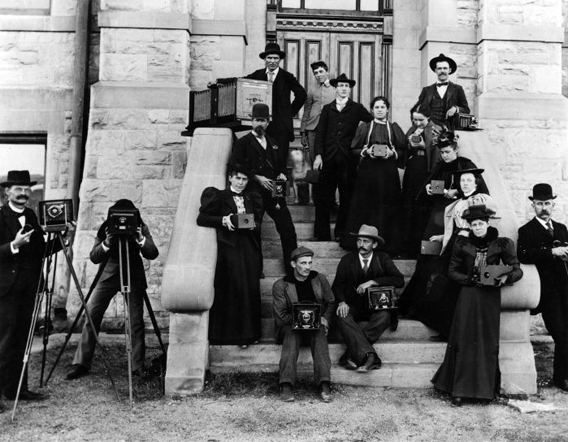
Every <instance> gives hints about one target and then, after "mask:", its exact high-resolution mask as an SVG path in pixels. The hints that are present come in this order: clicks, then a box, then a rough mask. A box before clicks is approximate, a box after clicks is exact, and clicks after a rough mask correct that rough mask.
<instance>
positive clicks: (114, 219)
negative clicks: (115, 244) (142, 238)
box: [107, 207, 140, 236]
mask: <svg viewBox="0 0 568 442" xmlns="http://www.w3.org/2000/svg"><path fill="white" fill-rule="evenodd" d="M107 221H108V229H109V233H111V234H112V235H132V236H135V235H136V234H137V229H138V227H140V211H139V210H138V209H113V208H112V207H111V208H110V209H109V212H108V220H107Z"/></svg>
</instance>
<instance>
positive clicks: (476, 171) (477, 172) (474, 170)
mask: <svg viewBox="0 0 568 442" xmlns="http://www.w3.org/2000/svg"><path fill="white" fill-rule="evenodd" d="M483 172H485V169H479V168H477V167H474V168H471V169H461V170H454V171H453V172H452V173H453V174H454V175H455V176H456V177H459V176H460V175H463V174H464V173H473V174H474V175H481V174H482V173H483Z"/></svg>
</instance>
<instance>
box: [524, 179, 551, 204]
mask: <svg viewBox="0 0 568 442" xmlns="http://www.w3.org/2000/svg"><path fill="white" fill-rule="evenodd" d="M555 198H556V195H554V194H553V193H552V186H551V185H550V184H548V183H538V184H535V185H534V187H533V194H532V196H529V199H530V200H531V201H532V200H539V201H546V200H553V199H555Z"/></svg>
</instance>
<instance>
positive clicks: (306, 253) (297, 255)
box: [290, 246, 314, 261]
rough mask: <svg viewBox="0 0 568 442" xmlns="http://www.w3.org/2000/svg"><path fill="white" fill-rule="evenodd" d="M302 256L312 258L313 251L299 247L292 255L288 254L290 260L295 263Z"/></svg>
mask: <svg viewBox="0 0 568 442" xmlns="http://www.w3.org/2000/svg"><path fill="white" fill-rule="evenodd" d="M302 256H314V251H313V250H311V249H308V248H307V247H304V246H300V247H298V248H297V249H294V250H292V253H291V254H290V259H291V260H293V261H295V260H296V259H298V258H301V257H302Z"/></svg>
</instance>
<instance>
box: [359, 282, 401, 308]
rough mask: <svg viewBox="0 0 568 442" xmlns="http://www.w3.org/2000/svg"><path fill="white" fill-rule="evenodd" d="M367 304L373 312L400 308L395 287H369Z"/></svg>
mask: <svg viewBox="0 0 568 442" xmlns="http://www.w3.org/2000/svg"><path fill="white" fill-rule="evenodd" d="M366 292H367V302H368V306H369V309H371V310H388V309H394V308H398V307H397V306H396V300H395V298H394V287H391V286H388V287H369V288H368V289H367V290H366Z"/></svg>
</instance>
